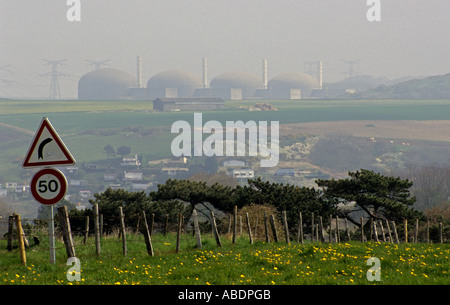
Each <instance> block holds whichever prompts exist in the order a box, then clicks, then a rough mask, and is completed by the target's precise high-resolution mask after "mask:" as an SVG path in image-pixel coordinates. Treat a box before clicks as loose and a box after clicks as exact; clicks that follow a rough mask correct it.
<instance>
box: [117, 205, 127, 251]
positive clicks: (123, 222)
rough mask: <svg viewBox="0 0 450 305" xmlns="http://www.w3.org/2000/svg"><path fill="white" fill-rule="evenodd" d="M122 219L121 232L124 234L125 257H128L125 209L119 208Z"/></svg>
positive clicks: (123, 248) (123, 247)
mask: <svg viewBox="0 0 450 305" xmlns="http://www.w3.org/2000/svg"><path fill="white" fill-rule="evenodd" d="M119 217H120V231H121V232H122V250H123V256H127V252H128V251H127V234H126V233H125V215H124V214H123V207H122V206H120V207H119Z"/></svg>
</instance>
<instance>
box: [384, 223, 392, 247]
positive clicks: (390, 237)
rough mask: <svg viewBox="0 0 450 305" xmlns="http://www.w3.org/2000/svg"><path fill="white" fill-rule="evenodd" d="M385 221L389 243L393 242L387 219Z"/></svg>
mask: <svg viewBox="0 0 450 305" xmlns="http://www.w3.org/2000/svg"><path fill="white" fill-rule="evenodd" d="M385 221H386V227H387V230H388V234H389V242H390V243H391V244H393V243H394V240H393V239H392V233H391V228H390V227H389V221H388V220H387V219H386V220H385Z"/></svg>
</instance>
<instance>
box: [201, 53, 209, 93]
mask: <svg viewBox="0 0 450 305" xmlns="http://www.w3.org/2000/svg"><path fill="white" fill-rule="evenodd" d="M202 68H203V88H208V61H207V59H206V57H203V64H202Z"/></svg>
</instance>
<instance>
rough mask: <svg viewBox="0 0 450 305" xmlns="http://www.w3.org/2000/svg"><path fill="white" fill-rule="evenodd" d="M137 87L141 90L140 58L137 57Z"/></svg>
mask: <svg viewBox="0 0 450 305" xmlns="http://www.w3.org/2000/svg"><path fill="white" fill-rule="evenodd" d="M136 58H137V86H138V88H142V58H141V57H140V56H137V57H136Z"/></svg>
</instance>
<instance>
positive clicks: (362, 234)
mask: <svg viewBox="0 0 450 305" xmlns="http://www.w3.org/2000/svg"><path fill="white" fill-rule="evenodd" d="M361 242H362V243H363V242H364V224H363V218H362V217H361Z"/></svg>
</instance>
